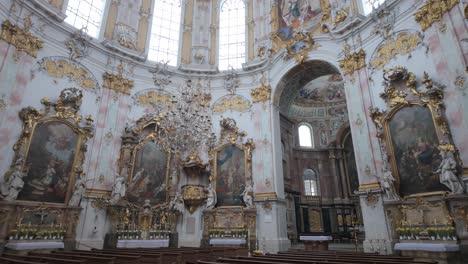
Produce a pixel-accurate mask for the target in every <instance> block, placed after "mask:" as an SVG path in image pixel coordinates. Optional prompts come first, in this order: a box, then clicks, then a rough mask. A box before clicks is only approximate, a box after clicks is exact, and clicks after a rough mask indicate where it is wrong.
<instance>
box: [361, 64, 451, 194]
mask: <svg viewBox="0 0 468 264" xmlns="http://www.w3.org/2000/svg"><path fill="white" fill-rule="evenodd" d="M384 79H385V81H386V82H385V91H384V93H382V94H381V97H382V98H383V99H384V100H385V102H386V103H387V105H388V109H389V110H388V111H381V110H379V109H377V108H371V109H370V112H371V118H372V119H373V121H374V123H375V124H376V127H377V137H378V139H379V141H380V147H381V151H382V153H383V154H384V157H383V159H384V168H383V169H384V170H385V169H389V170H391V172H392V175H393V177H394V178H395V189H396V190H397V191H398V193H399V194H400V196H402V197H410V196H419V195H424V194H428V193H431V194H437V193H445V192H446V191H449V190H448V189H447V188H446V187H445V186H444V185H443V184H441V183H440V180H439V175H437V174H435V173H434V171H436V170H437V168H438V166H439V165H440V162H441V159H440V156H439V151H450V152H452V153H453V154H454V156H455V157H457V158H458V151H457V150H456V148H455V147H454V146H453V145H452V137H451V134H450V130H449V128H448V123H447V121H446V119H445V117H444V106H443V90H442V88H440V87H438V86H437V85H435V84H433V82H432V80H431V79H430V78H429V75H428V74H427V73H425V74H424V77H423V79H422V84H423V85H424V86H423V87H421V86H418V84H417V81H416V75H415V74H413V73H411V72H408V70H407V69H406V68H404V67H399V66H398V67H395V68H392V69H390V70H386V71H384Z"/></svg>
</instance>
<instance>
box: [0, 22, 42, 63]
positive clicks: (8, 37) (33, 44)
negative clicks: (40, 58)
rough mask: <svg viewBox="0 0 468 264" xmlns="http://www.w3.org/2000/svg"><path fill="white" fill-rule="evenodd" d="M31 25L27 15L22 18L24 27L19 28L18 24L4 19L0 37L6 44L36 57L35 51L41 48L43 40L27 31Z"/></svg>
mask: <svg viewBox="0 0 468 264" xmlns="http://www.w3.org/2000/svg"><path fill="white" fill-rule="evenodd" d="M31 25H32V23H31V18H30V17H29V16H28V17H26V18H25V19H24V28H20V27H19V26H18V25H13V24H12V23H11V22H10V21H9V20H5V21H4V22H3V23H2V33H1V35H0V38H1V39H2V40H4V41H5V42H7V43H8V44H11V45H13V46H15V47H16V50H17V51H24V52H26V54H29V55H30V56H32V57H34V58H36V57H37V52H38V51H39V50H40V49H42V47H43V46H44V42H43V41H42V40H39V38H37V37H35V36H33V35H32V34H31V32H29V30H30V28H31Z"/></svg>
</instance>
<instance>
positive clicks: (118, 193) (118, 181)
mask: <svg viewBox="0 0 468 264" xmlns="http://www.w3.org/2000/svg"><path fill="white" fill-rule="evenodd" d="M126 191H127V186H126V185H125V177H123V176H120V175H118V176H117V178H115V183H114V187H113V188H112V194H111V199H110V202H111V204H116V203H117V202H118V201H119V200H120V199H121V198H122V197H124V196H125V192H126Z"/></svg>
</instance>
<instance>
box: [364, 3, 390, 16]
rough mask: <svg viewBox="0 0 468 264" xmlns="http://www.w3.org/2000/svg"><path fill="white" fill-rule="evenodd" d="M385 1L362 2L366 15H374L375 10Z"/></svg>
mask: <svg viewBox="0 0 468 264" xmlns="http://www.w3.org/2000/svg"><path fill="white" fill-rule="evenodd" d="M383 2H385V0H362V6H363V8H364V15H366V16H367V15H368V14H370V13H372V11H373V10H374V9H377V7H379V6H380V5H381V4H383Z"/></svg>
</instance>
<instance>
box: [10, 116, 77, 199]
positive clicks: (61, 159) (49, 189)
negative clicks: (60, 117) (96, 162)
mask: <svg viewBox="0 0 468 264" xmlns="http://www.w3.org/2000/svg"><path fill="white" fill-rule="evenodd" d="M79 144H80V135H79V134H78V133H77V132H76V131H75V130H74V129H73V128H72V127H71V126H69V125H68V124H67V123H65V122H61V121H49V122H43V123H37V124H36V126H35V127H34V129H33V133H32V135H31V138H30V144H29V147H28V150H27V154H26V159H25V164H26V165H25V166H26V167H27V171H28V172H27V176H26V177H25V178H24V182H25V185H24V187H23V189H22V190H21V192H20V193H19V195H18V200H28V201H37V202H50V203H65V202H66V199H67V198H68V197H67V195H68V193H69V192H70V190H69V189H70V188H69V187H71V186H72V184H70V183H73V168H74V161H75V160H76V157H77V153H78V151H77V150H78V148H79Z"/></svg>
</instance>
